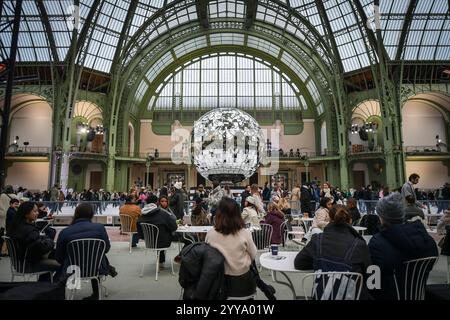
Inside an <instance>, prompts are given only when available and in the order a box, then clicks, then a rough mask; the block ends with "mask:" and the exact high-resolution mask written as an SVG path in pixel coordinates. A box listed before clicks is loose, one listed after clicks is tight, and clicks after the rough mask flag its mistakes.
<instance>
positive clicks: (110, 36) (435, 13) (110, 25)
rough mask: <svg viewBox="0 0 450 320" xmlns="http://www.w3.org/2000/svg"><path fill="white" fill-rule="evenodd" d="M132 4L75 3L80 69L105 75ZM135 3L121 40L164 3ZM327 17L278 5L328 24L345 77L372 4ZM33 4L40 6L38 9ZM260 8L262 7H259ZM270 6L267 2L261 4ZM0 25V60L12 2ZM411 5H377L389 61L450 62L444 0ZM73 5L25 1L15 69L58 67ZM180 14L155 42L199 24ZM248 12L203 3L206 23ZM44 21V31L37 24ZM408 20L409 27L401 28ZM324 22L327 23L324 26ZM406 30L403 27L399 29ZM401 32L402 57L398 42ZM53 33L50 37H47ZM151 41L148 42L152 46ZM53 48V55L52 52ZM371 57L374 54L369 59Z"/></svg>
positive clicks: (332, 5)
mask: <svg viewBox="0 0 450 320" xmlns="http://www.w3.org/2000/svg"><path fill="white" fill-rule="evenodd" d="M131 1H132V0H102V1H99V6H98V7H97V14H95V15H93V18H92V19H90V20H89V21H87V17H88V14H89V12H90V10H92V8H93V7H94V6H93V4H94V2H95V0H80V15H81V16H80V24H81V28H82V27H83V26H84V25H85V24H86V23H89V26H90V29H89V32H88V34H87V42H86V43H85V44H84V46H83V50H84V52H85V53H86V55H84V54H83V59H81V61H82V62H83V64H84V66H86V67H88V68H93V69H95V70H99V71H103V72H110V70H111V64H112V60H113V57H114V54H115V48H116V47H117V45H118V42H119V38H120V34H121V32H123V25H124V21H125V17H126V15H127V12H128V10H129V9H130V7H131ZM133 1H139V2H138V4H137V7H136V10H135V12H134V14H133V16H132V21H131V26H130V28H129V29H128V30H127V35H126V37H125V41H127V40H128V39H130V37H131V36H132V35H133V34H135V33H136V32H137V30H138V29H139V27H140V26H142V24H143V23H144V22H145V21H146V20H147V19H149V18H150V17H151V16H152V15H154V14H155V13H156V12H157V11H158V10H159V9H161V8H162V7H164V6H165V5H167V4H169V3H170V2H173V1H169V0H133ZM321 1H322V3H323V7H324V10H325V12H326V16H324V17H322V16H321V14H320V12H321V11H320V10H319V9H318V7H317V4H316V1H315V0H290V1H277V2H276V3H282V4H284V5H286V6H291V7H292V8H293V9H294V10H295V11H297V12H298V13H299V14H301V15H303V16H304V17H306V18H307V19H308V20H309V21H310V23H311V24H312V25H313V26H315V27H316V29H317V31H318V32H319V34H321V35H325V30H326V29H327V27H326V25H328V23H329V25H330V27H331V32H332V36H333V38H334V39H335V42H336V46H337V50H338V52H339V55H340V57H339V58H340V59H341V61H342V64H343V67H344V70H345V71H352V70H356V69H359V68H363V67H365V66H367V65H369V63H370V62H369V54H368V50H371V48H370V46H368V44H369V42H368V39H367V35H366V31H365V30H364V28H363V24H362V23H360V20H361V18H359V17H360V16H359V15H358V14H355V4H356V3H357V2H358V3H359V4H360V5H361V6H362V7H363V10H364V12H365V14H366V15H367V16H368V17H372V16H373V12H374V10H373V1H371V0H321ZM38 2H40V3H41V4H42V6H39V5H38ZM261 2H262V1H261ZM264 2H265V3H268V2H270V1H264ZM1 3H2V8H1V9H2V10H1V20H0V30H1V32H0V55H1V57H2V58H3V59H4V58H6V57H7V56H8V54H9V49H10V44H11V33H12V20H13V16H14V5H15V1H11V0H4V1H1ZM410 3H415V1H411V0H401V1H399V0H380V13H381V31H382V32H381V34H382V37H383V41H384V44H385V47H386V50H387V52H388V54H389V57H390V58H391V59H396V58H399V59H404V60H450V36H449V32H450V20H449V14H448V11H449V9H448V1H446V0H417V3H416V5H415V7H414V10H413V11H412V13H411V15H410V16H409V15H407V12H408V9H409V6H410ZM71 5H73V1H69V0H45V1H40V0H39V1H38V0H24V3H23V9H22V23H21V28H20V35H19V51H18V56H17V59H18V61H19V62H28V61H38V62H39V61H42V62H45V61H63V60H64V59H65V58H66V56H67V52H68V50H69V47H70V41H71V36H72V33H71V31H70V28H69V26H70V24H71V15H72V12H73V10H72V9H71ZM267 7H268V6H267V5H264V6H263V5H261V4H259V5H258V7H257V14H256V21H262V22H265V23H268V24H272V25H275V26H277V27H279V28H281V29H283V30H285V31H286V32H290V33H292V34H295V35H296V36H297V37H299V38H300V39H302V35H301V34H300V33H299V32H297V33H296V32H295V30H294V29H293V28H292V24H290V23H289V22H287V21H286V19H285V18H283V17H282V16H281V15H280V14H279V12H277V11H275V10H271V9H267ZM189 8H190V9H188V10H186V9H183V10H180V11H179V12H177V14H176V15H174V16H173V17H172V18H170V19H167V21H165V23H164V25H162V26H160V27H159V28H158V32H157V33H152V36H153V37H156V36H158V35H160V34H162V33H164V32H167V31H168V30H170V29H171V28H174V27H176V26H177V25H180V24H185V23H189V22H194V23H199V21H198V15H197V12H196V10H195V6H190V7H189ZM246 13H247V7H246V5H245V1H237V0H214V1H209V2H208V9H207V18H208V19H217V18H219V19H224V18H225V19H226V18H233V19H236V18H237V19H242V20H244V19H245V16H246ZM45 17H47V19H48V21H49V25H46V24H45V23H43V19H45ZM407 21H411V23H410V24H408V23H406V22H407ZM324 23H326V24H324ZM405 26H408V28H405ZM404 30H406V32H407V33H406V37H405V40H404V46H403V50H401V49H399V48H402V46H401V40H400V39H401V38H402V37H401V35H402V32H403V31H404ZM49 33H51V36H49ZM150 40H151V39H150ZM52 43H54V45H53V46H54V48H51V46H52ZM374 56H376V55H374Z"/></svg>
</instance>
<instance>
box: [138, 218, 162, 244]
mask: <svg viewBox="0 0 450 320" xmlns="http://www.w3.org/2000/svg"><path fill="white" fill-rule="evenodd" d="M141 228H142V232H143V233H144V240H145V247H146V248H147V249H157V248H158V237H159V228H158V227H157V226H156V225H154V224H151V223H141Z"/></svg>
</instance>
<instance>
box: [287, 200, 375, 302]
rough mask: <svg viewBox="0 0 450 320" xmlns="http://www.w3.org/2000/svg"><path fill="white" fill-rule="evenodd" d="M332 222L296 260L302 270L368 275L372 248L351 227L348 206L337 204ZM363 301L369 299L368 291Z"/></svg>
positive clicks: (331, 212) (333, 208)
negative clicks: (370, 249)
mask: <svg viewBox="0 0 450 320" xmlns="http://www.w3.org/2000/svg"><path fill="white" fill-rule="evenodd" d="M328 214H329V216H330V223H329V224H327V226H326V227H325V228H324V231H323V232H322V233H317V234H314V235H313V236H312V238H311V241H310V242H308V244H307V245H306V247H305V248H304V249H303V250H301V251H300V252H299V253H298V254H297V256H296V257H295V260H294V267H295V268H296V269H298V270H312V269H313V270H314V271H319V270H320V271H322V272H332V271H336V272H356V273H361V274H362V275H363V277H365V275H366V270H367V267H368V266H370V265H371V259H370V253H369V248H368V247H367V244H366V241H365V240H364V239H363V237H362V236H361V235H360V234H359V233H358V232H357V231H356V230H355V229H354V228H353V227H352V226H351V223H352V218H351V215H350V213H349V212H348V211H347V209H346V207H345V206H344V205H335V206H333V207H332V208H331V209H330V210H329V212H328ZM360 298H361V299H369V298H370V296H369V295H368V293H367V290H366V288H365V281H363V289H362V293H361V296H360Z"/></svg>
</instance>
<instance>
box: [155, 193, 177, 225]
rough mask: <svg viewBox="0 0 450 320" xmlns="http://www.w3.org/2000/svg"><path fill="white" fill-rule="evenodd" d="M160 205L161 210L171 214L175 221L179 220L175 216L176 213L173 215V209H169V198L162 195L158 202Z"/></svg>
mask: <svg viewBox="0 0 450 320" xmlns="http://www.w3.org/2000/svg"><path fill="white" fill-rule="evenodd" d="M158 203H159V207H160V208H161V209H164V210H165V211H167V213H169V214H170V215H171V216H172V217H173V218H174V219H175V220H177V216H176V215H175V213H173V211H172V209H171V208H170V207H169V197H168V196H165V195H162V196H160V197H159V200H158Z"/></svg>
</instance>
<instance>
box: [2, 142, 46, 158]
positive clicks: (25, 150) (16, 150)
mask: <svg viewBox="0 0 450 320" xmlns="http://www.w3.org/2000/svg"><path fill="white" fill-rule="evenodd" d="M50 152H51V148H50V147H29V146H23V147H19V146H17V145H11V146H9V148H8V150H7V151H6V156H7V157H9V158H15V157H49V156H50Z"/></svg>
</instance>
